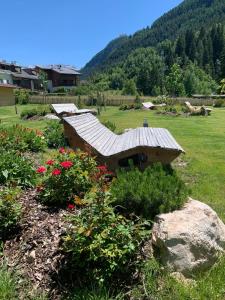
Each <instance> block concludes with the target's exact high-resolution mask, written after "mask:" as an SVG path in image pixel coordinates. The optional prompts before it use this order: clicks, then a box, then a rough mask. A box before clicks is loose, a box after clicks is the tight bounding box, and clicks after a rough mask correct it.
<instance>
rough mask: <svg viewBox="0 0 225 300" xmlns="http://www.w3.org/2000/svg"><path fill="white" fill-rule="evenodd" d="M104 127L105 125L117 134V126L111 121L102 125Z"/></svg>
mask: <svg viewBox="0 0 225 300" xmlns="http://www.w3.org/2000/svg"><path fill="white" fill-rule="evenodd" d="M102 124H103V125H105V126H106V127H107V128H108V129H110V130H111V131H113V132H115V131H116V124H115V123H113V122H110V121H106V122H103V123H102Z"/></svg>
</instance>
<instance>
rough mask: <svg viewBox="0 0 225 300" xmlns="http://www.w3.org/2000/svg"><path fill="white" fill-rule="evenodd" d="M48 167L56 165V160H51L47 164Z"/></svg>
mask: <svg viewBox="0 0 225 300" xmlns="http://www.w3.org/2000/svg"><path fill="white" fill-rule="evenodd" d="M46 165H49V166H52V165H54V160H52V159H50V160H48V161H47V162H46Z"/></svg>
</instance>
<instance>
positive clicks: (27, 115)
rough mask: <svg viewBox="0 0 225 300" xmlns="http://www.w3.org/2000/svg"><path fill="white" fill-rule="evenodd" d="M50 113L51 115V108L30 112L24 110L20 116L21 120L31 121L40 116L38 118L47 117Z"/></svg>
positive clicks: (35, 109)
mask: <svg viewBox="0 0 225 300" xmlns="http://www.w3.org/2000/svg"><path fill="white" fill-rule="evenodd" d="M48 113H50V109H49V108H46V107H44V108H33V109H30V110H23V111H22V112H21V114H20V117H21V119H23V120H27V119H30V118H32V117H34V116H38V117H42V116H45V115H47V114H48Z"/></svg>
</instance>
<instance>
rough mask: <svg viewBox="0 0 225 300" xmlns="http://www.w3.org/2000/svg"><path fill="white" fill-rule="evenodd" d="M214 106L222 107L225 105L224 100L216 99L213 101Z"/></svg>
mask: <svg viewBox="0 0 225 300" xmlns="http://www.w3.org/2000/svg"><path fill="white" fill-rule="evenodd" d="M213 106H214V107H224V106H225V100H223V99H218V100H216V101H215V103H214V105H213Z"/></svg>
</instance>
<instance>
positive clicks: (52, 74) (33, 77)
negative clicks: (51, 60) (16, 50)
mask: <svg viewBox="0 0 225 300" xmlns="http://www.w3.org/2000/svg"><path fill="white" fill-rule="evenodd" d="M41 71H42V72H44V73H45V74H46V75H47V80H48V88H47V89H48V92H50V93H51V92H54V91H55V90H57V89H59V88H66V89H71V88H73V87H76V86H77V85H78V84H79V82H80V75H81V74H80V73H79V72H78V70H77V69H76V68H75V67H73V66H69V65H48V66H36V67H29V68H28V67H22V66H19V65H18V64H17V63H16V62H15V61H13V62H7V61H5V60H2V61H1V60H0V84H11V85H15V86H16V87H19V88H25V89H30V90H32V91H33V90H42V88H43V87H42V86H41V81H40V79H39V74H40V72H41Z"/></svg>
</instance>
